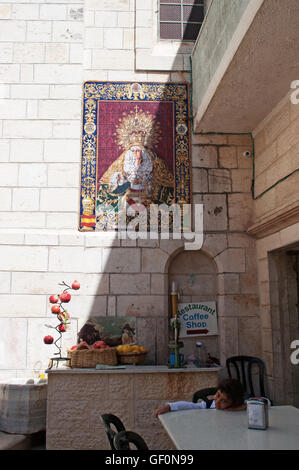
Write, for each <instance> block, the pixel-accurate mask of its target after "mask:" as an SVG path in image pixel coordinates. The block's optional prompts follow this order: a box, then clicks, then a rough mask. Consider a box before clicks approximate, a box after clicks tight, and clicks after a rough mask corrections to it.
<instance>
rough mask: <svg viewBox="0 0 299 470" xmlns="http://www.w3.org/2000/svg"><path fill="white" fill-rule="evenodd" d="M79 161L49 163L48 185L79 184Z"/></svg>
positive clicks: (65, 185)
mask: <svg viewBox="0 0 299 470" xmlns="http://www.w3.org/2000/svg"><path fill="white" fill-rule="evenodd" d="M79 174H80V168H79V163H50V164H49V165H48V186H51V187H54V188H55V187H62V188H71V187H73V188H74V187H78V186H79Z"/></svg>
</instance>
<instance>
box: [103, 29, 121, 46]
mask: <svg viewBox="0 0 299 470" xmlns="http://www.w3.org/2000/svg"><path fill="white" fill-rule="evenodd" d="M123 39H124V38H123V28H115V27H114V28H105V29H104V48H105V49H122V48H123Z"/></svg>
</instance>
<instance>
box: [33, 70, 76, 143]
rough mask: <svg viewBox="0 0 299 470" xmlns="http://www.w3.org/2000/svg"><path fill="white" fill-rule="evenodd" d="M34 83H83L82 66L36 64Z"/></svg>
mask: <svg viewBox="0 0 299 470" xmlns="http://www.w3.org/2000/svg"><path fill="white" fill-rule="evenodd" d="M34 81H35V82H36V83H39V84H42V83H53V84H63V83H65V84H67V85H69V84H75V83H81V81H82V66H81V64H35V65H34ZM77 137H78V136H77Z"/></svg>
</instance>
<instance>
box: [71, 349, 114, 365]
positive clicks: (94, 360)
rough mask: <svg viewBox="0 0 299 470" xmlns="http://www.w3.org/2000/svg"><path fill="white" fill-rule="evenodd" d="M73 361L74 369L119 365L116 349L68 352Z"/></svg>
mask: <svg viewBox="0 0 299 470" xmlns="http://www.w3.org/2000/svg"><path fill="white" fill-rule="evenodd" d="M67 355H68V357H69V358H70V359H71V364H70V365H71V367H72V368H94V367H96V365H97V364H106V365H109V366H116V365H117V355H116V348H107V349H93V348H90V349H81V350H79V351H77V350H76V349H75V350H73V351H71V350H68V352H67Z"/></svg>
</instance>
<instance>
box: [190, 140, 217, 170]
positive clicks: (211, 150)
mask: <svg viewBox="0 0 299 470" xmlns="http://www.w3.org/2000/svg"><path fill="white" fill-rule="evenodd" d="M217 166H218V162H217V147H214V146H211V145H205V146H200V145H194V146H193V147H192V167H193V168H194V167H198V168H217Z"/></svg>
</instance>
